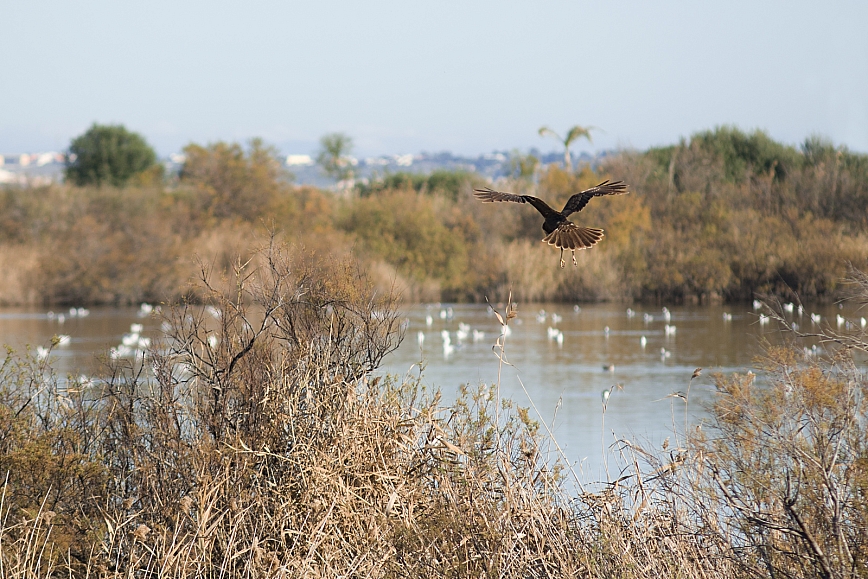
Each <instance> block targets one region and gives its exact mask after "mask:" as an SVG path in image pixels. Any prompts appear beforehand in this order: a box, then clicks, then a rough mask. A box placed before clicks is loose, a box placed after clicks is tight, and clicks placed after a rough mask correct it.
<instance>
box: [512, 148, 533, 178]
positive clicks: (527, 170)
mask: <svg viewBox="0 0 868 579" xmlns="http://www.w3.org/2000/svg"><path fill="white" fill-rule="evenodd" d="M538 168H539V158H537V157H536V155H534V154H532V153H528V154H527V155H524V154H522V153H521V152H520V151H518V150H516V151H513V152H512V153H511V154H510V155H509V176H510V177H513V178H515V179H524V180H527V181H530V180H533V177H534V175H536V171H537V169H538Z"/></svg>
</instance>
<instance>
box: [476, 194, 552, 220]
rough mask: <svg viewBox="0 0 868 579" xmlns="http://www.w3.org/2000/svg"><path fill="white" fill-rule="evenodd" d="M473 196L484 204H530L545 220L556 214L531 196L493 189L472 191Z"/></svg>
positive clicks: (542, 202)
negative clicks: (505, 202) (497, 202)
mask: <svg viewBox="0 0 868 579" xmlns="http://www.w3.org/2000/svg"><path fill="white" fill-rule="evenodd" d="M473 195H474V197H476V198H477V199H479V200H480V201H482V202H484V203H494V202H495V201H510V202H512V203H530V204H531V205H533V206H534V207H536V210H537V211H539V212H540V213H542V214H543V217H545V218H546V219H548V218H549V217H550V216H552V215H556V214H557V213H558V212H557V211H555V210H554V209H552V208H551V207H549V206H548V204H547V203H546V202H545V201H543V200H542V199H540V198H539V197H534V196H533V195H515V194H514V193H502V192H501V191H495V190H494V189H489V188H488V187H484V188H482V189H474V190H473Z"/></svg>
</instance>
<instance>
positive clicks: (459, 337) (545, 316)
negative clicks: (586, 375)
mask: <svg viewBox="0 0 868 579" xmlns="http://www.w3.org/2000/svg"><path fill="white" fill-rule="evenodd" d="M581 311H582V309H581V308H580V307H579V306H574V307H573V312H574V313H576V314H578V313H581ZM488 314H489V316H493V315H494V310H493V309H492V308H491V307H490V306H489V308H488ZM635 316H636V312H635V311H634V310H633V309H632V308H627V317H628V318H634V317H635ZM439 317H440V319H441V320H444V321H451V320H454V319H455V312H454V310H453V309H452V308H451V307H446V308H441V309H440V310H439ZM534 317H535V319H536V321H537V323H538V324H545V323H546V322H550V324H551V325H549V326H548V327H547V329H546V336H547V338H548V340H549V341H550V342H553V343H554V344H557V346H558V347H559V348H562V347H563V345H564V332H563V330H561V329H560V328H558V327H557V325H558V324H559V323H560V322H561V321H563V316H562V315H560V314H557V313H553V312H552V313H548V312H546V311H545V310H542V309H541V310H539V311H538V312H537V313H536V314H535V315H534ZM658 319H659V320H663V321H664V322H666V323H665V324H664V326H663V334H664V336H666V337H667V338H671V337H674V336H675V335H676V332H677V330H678V328H677V327H676V326H675V325H673V324H670V323H669V322H670V321H671V320H672V314H671V312H670V311H669V309H668V308H665V307H664V308H663V309H662V310H661V313H660V315H659V316H654V315H652V314H650V313H645V314H643V320H644V321H645V325H648V324H650V323H651V322H653V321H655V320H658ZM729 319H731V316H730V318H729ZM515 323H516V324H521V320H516V322H515ZM433 325H434V315H432V314H426V316H425V326H426V327H428V328H430V327H432V326H433ZM501 333H502V335H505V336H508V335H510V334H511V333H512V330H511V326H509V325H504V326H501ZM610 333H611V330H610V328H609V326H606V327H604V328H603V336H604V337H605V338H606V339H608V338H609V335H610ZM453 334H454V336H455V341H453ZM425 339H426V333H425V332H424V331H422V330H419V331H417V332H416V343H417V344H418V346H419V348H420V349H421V348H424V345H425ZM484 339H485V332H483V331H482V330H479V329H474V328H471V327H470V325H469V324H465V323H463V322H459V324H458V330H457V331H455V332H450V331H449V330H446V329H443V330H441V331H440V345H441V347H442V349H443V357H444V358H445V359H448V358H450V357H451V356H452V355H453V354H454V353H455V352H456V351H458V350H460V349H462V348H463V347H464V346H465V345H466V344H467V343H468V342H470V341H472V342H474V343H475V342H480V341H482V340H484ZM639 344H640V346H641V347H642V349H643V350H644V349H645V347H646V346H647V345H648V338H647V337H646V336H642V337H641V338H640V340H639ZM671 356H672V352H670V351H669V350H667V349H666V348H665V347H663V348H660V359H661V360H662V361H665V360H666V359H668V358H670V357H671ZM604 369H605V370H607V371H610V372H614V370H615V367H614V365H611V364H607V365H605V366H604Z"/></svg>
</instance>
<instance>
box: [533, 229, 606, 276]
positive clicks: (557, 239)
mask: <svg viewBox="0 0 868 579" xmlns="http://www.w3.org/2000/svg"><path fill="white" fill-rule="evenodd" d="M601 239H603V230H602V229H596V228H593V227H581V226H580V225H576V224H575V223H573V222H572V221H564V222H563V223H561V224H560V225H558V227H557V228H556V229H555V230H554V231H552V232H551V233H549V234H548V235H546V236H545V237H544V238H543V241H544V242H545V243H548V244H549V245H554V246H555V247H557V248H558V249H572V250H574V251H575V250H577V249H587V248H589V247H593V246H594V245H596V244H597V242H598V241H600V240H601ZM562 267H563V266H562Z"/></svg>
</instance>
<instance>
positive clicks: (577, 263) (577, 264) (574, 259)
mask: <svg viewBox="0 0 868 579" xmlns="http://www.w3.org/2000/svg"><path fill="white" fill-rule="evenodd" d="M573 265H574V266H576V267H579V262H578V261H576V252H575V251H574V252H573Z"/></svg>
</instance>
